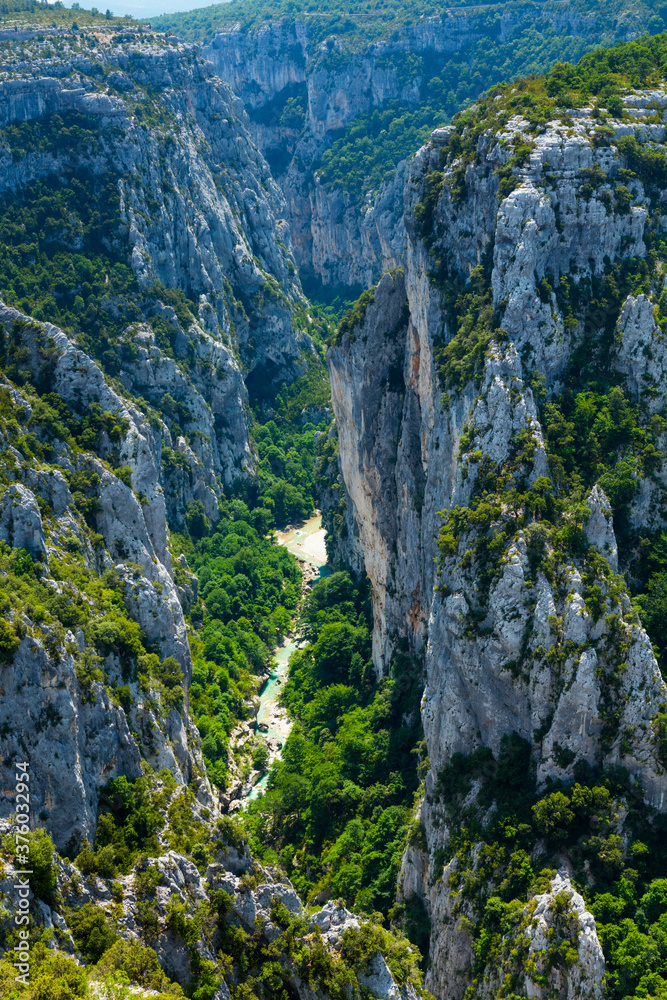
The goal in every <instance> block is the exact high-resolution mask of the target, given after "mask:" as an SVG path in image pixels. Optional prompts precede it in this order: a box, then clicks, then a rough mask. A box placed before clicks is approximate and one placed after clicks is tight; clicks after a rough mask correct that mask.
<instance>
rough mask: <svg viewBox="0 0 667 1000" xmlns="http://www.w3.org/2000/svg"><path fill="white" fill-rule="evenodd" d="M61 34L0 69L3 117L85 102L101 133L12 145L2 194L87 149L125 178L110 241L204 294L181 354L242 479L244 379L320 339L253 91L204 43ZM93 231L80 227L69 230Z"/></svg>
mask: <svg viewBox="0 0 667 1000" xmlns="http://www.w3.org/2000/svg"><path fill="white" fill-rule="evenodd" d="M60 44H61V47H62V46H64V48H65V50H64V51H63V52H61V53H60V54H59V56H58V58H57V59H54V58H53V57H52V56H51V55H50V51H51V50H50V49H49V47H48V46H49V42H48V39H47V40H46V41H45V40H44V38H43V37H40V38H32V39H30V41H29V42H26V43H25V47H24V50H23V55H24V61H23V63H22V64H21V65H23V66H24V67H25V70H24V72H23V74H22V75H23V76H24V78H23V79H22V78H20V77H21V74H19V76H18V78H17V71H16V66H17V64H16V62H15V61H14V62H13V63H11V62H10V63H7V64H6V65H5V66H4V67H2V68H1V69H0V124H1V125H6V124H12V123H13V124H14V125H16V124H20V123H24V122H25V123H29V124H32V123H36V122H38V121H40V120H45V121H46V122H47V123H48V122H49V121H51V120H52V118H53V116H54V115H67V114H78V115H83V116H84V117H85V120H86V124H87V125H88V127H89V128H90V129H91V130H92V131H93V133H94V139H92V140H90V141H87V142H85V143H83V144H82V145H81V146H80V147H79V148H78V149H76V151H74V150H68V149H67V148H63V146H62V143H61V145H60V146H55V147H49V145H48V144H46V145H44V144H42V146H41V148H40V145H39V143H36V144H35V145H34V146H33V147H32V148H30V147H29V148H28V149H27V150H26V149H20V150H18V151H17V150H14V151H12V150H11V149H10V148H9V144H8V143H5V144H4V146H3V147H2V148H0V163H1V164H2V180H1V181H0V193H5V194H6V193H8V192H14V193H15V195H19V196H20V193H21V191H22V190H23V189H25V187H26V185H29V184H30V183H32V182H34V181H36V180H40V179H42V180H43V179H45V178H54V177H56V178H58V177H61V178H64V177H65V175H66V171H67V169H69V168H70V167H71V163H72V160H71V156H72V153H74V152H75V153H76V167H77V170H79V171H81V170H86V169H87V170H89V171H91V172H92V174H93V176H95V177H106V178H108V177H111V178H112V180H113V182H114V185H115V186H116V187H117V190H118V197H119V206H118V231H117V232H115V233H114V234H113V236H111V235H110V239H111V242H112V244H113V245H114V246H115V247H120V246H121V245H127V258H128V263H129V264H130V265H131V267H132V270H133V272H134V274H135V275H136V278H137V280H138V283H139V288H140V289H141V290H143V291H145V292H149V290H152V291H153V293H154V291H155V287H154V286H155V283H156V282H162V283H163V284H164V285H166V286H168V287H171V288H181V289H184V290H186V291H187V292H188V293H189V294H190V295H191V296H193V297H194V298H195V300H196V299H197V298H198V299H199V305H198V312H199V317H198V321H199V324H200V327H201V328H197V329H196V330H195V332H194V334H191V332H190V330H188V329H187V328H186V329H184V330H183V329H179V331H178V336H177V344H176V348H177V355H178V354H179V353H180V356H181V357H182V358H183V357H185V356H186V354H187V351H188V341H191V342H192V343H193V344H194V345H195V348H194V349H195V353H196V355H197V356H198V360H199V361H200V368H202V369H204V371H202V372H201V373H200V375H201V377H200V378H199V379H197V378H195V379H194V380H193V381H194V382H195V383H196V391H197V393H198V394H199V395H201V396H202V398H203V400H204V402H205V404H206V406H207V407H208V408H209V409H210V414H209V420H213V421H216V429H215V434H213V435H210V434H209V430H210V428H207V429H206V430H204V428H202V431H203V432H204V433H207V434H208V436H213V438H217V444H218V448H217V452H218V453H217V455H213V456H210V461H208V462H207V463H206V464H207V474H208V476H209V478H210V477H211V476H212V475H214V474H215V475H218V476H220V478H222V480H223V481H227V482H228V481H231V480H232V479H233V478H236V476H238V475H239V474H240V473H241V472H242V471H243V467H244V466H248V465H249V463H250V461H251V460H250V454H249V445H248V434H247V425H246V416H245V412H244V409H245V399H246V395H245V387H244V384H243V382H244V378H245V377H247V376H249V377H250V378H251V379H252V378H253V376H254V377H255V378H256V379H257V378H259V379H260V380H261V379H266V380H269V381H271V380H273V379H280V380H285V379H291V378H293V377H294V376H295V375H296V374H298V373H299V372H300V371H301V370H302V365H301V362H300V356H301V354H302V352H303V351H308V350H309V349H310V341H309V338H308V336H307V335H306V334H305V333H302V332H300V330H299V329H298V327H297V324H296V323H295V321H294V319H293V314H294V312H295V310H296V309H298V308H299V307H300V306H301V304H302V303H303V298H302V295H301V291H300V287H299V284H298V278H296V276H295V275H296V270H295V266H294V263H293V260H292V257H291V252H290V236H289V231H288V228H287V224H286V222H285V221H284V202H283V198H282V194H281V192H280V190H279V188H278V187H277V185H276V184H275V182H274V181H273V179H272V177H271V173H270V171H269V168H268V166H267V164H266V162H265V161H264V159H263V158H262V156H261V154H260V153H259V151H258V150H257V148H256V147H255V146H254V144H253V143H252V141H251V139H250V136H249V134H248V130H247V118H246V116H245V114H244V111H243V108H242V105H241V103H240V101H239V100H238V98H235V97H234V96H233V95H232V94H231V93H230V91H229V89H228V87H227V86H226V85H225V84H223V83H222V81H220V80H219V79H218V78H217V77H216V76H215V75H214V74H213V72H212V70H211V66H210V64H209V63H206V62H205V61H204V60H202V59H201V58H200V57H198V56H197V55H196V54H195V51H194V50H193V48H192V47H188V46H184V45H180V46H178V45H175V44H173V43H166V42H165V41H164V40H163V39H158V38H152V39H150V40H148V41H146V40H144V39H141V40H139V41H136V42H131V41H124V40H123V39H122V38H121V39H120V40H118V39H115V40H114V41H110V40H106V41H105V40H103V39H99V38H95V39H94V40H93V39H91V38H90V37H89V36H86V35H82V36H81V37H80V38H68V39H65V40H63V41H62V42H61V43H60ZM68 57H69V58H68ZM105 73H106V74H107V77H108V83H107V84H104V83H103V82H102V81H103V80H104V79H105V76H104V74H105ZM148 91H150V96H149V94H148ZM119 95H120V96H119ZM35 147H36V148H35ZM17 154H18V155H17ZM82 238H83V237H82V234H78V235H77V233H76V232H74V231H73V232H72V233H71V234H68V235H67V239H66V242H68V241H69V243H70V244H71V246H72V247H74V244H76V243H77V241H78V242H79V243H80V245H82ZM72 240H73V241H74V243H72V242H71V241H72ZM154 297H155V296H154V294H153V296H152V299H151V297H149V298H148V299H147V300H146V301H145V303H144V304H145V306H146V312H145V315H146V316H152V315H155V313H156V311H161V312H162V314H163V315H164V318H165V319H166V320H167V321H168V322H169V323H174V322H175V325H176V327H178V326H179V324H178V321H177V320H176V317H175V316H174V314H173V310H171V309H170V307H165V306H163V305H162V304H161V303H160V302H159V301H158V302H155V301H154ZM103 308H104V309H106V310H107V311H108V312H109V313H110V314H111V315H112V316H113V317H114V318H116V319H117V318H118V317H119V316H123V315H125V314H126V313H127V312H128V305H127V303H126V302H124V301H115V300H114V299H113V298H111V297H109V298H108V300H106V301H105V302H104V303H103ZM130 312H131V310H130ZM135 316H136V310H135ZM177 360H178V359H177ZM211 369H213V372H214V373H215V374H214V375H213V377H211V375H209V374H207V372H210V370H211ZM216 376H217V377H216ZM147 377H148V380H149V383H150V382H151V378H150V376H147ZM177 380H180V381H181V382H182V377H181V376H178V377H177ZM135 382H136V383H137V384H139V382H140V376H139V377H135ZM154 387H155V388H157V387H158V386H157V384H156V385H155V386H154ZM199 408H200V409H201V404H200V407H199ZM215 450H216V449H215V448H214V451H215Z"/></svg>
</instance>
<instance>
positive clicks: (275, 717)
mask: <svg viewBox="0 0 667 1000" xmlns="http://www.w3.org/2000/svg"><path fill="white" fill-rule="evenodd" d="M277 534H278V544H279V545H285V546H286V547H287V548H288V549H289V551H290V552H292V553H293V555H295V556H296V558H297V559H298V560H299V562H301V563H304V564H305V565H304V566H302V569H303V570H304V573H307V574H308V577H310V579H311V580H312V581H313V582H315V581H316V580H317V579H319V578H321V577H323V576H326V575H327V573H328V568H327V551H326V547H325V544H324V539H325V535H326V531H325V529H324V528H323V527H322V516H321V515H320V514H316V515H315V516H314V517H311V518H310V520H309V521H306V522H305V524H302V525H301V526H300V527H298V528H291V529H290V530H289V531H285V532H280V531H279V532H278V533H277ZM307 567H310V568H311V570H310V572H308V569H307ZM313 570H315V571H316V572H315V573H313V572H312V571H313ZM296 647H297V644H296V642H295V641H294V640H293V639H291V638H288V639H287V641H286V642H285V644H284V645H283V646H281V647H280V648H279V649H277V650H276V652H275V655H274V658H273V669H272V670H271V674H270V675H269V679H268V680H267V682H266V684H265V685H264V687H263V688H262V691H261V693H260V696H259V709H258V711H257V731H258V732H260V733H262V734H263V735H264V736H265V737H266V738H267V740H279V741H280V743H282V744H284V742H285V740H286V739H287V737H288V735H289V731H290V729H291V728H292V722H291V720H290V718H289V716H288V715H287V712H286V711H285V710H284V709H283V708H281V707H280V706H279V704H278V700H279V698H280V692H281V690H282V686H283V684H284V682H285V680H286V679H287V665H288V663H289V658H290V656H291V655H292V653H293V652H294V650H295V649H296ZM268 777H269V776H268V773H267V774H265V775H263V777H262V778H260V780H259V781H258V782H257V784H256V785H253V787H252V788H251V789H250V790H249V792H248V793H247V794H246V795H245V796H244V801H245V802H250V801H252V799H255V798H257V796H258V795H259V793H260V792H263V791H264V789H265V787H266V783H267V781H268Z"/></svg>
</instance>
